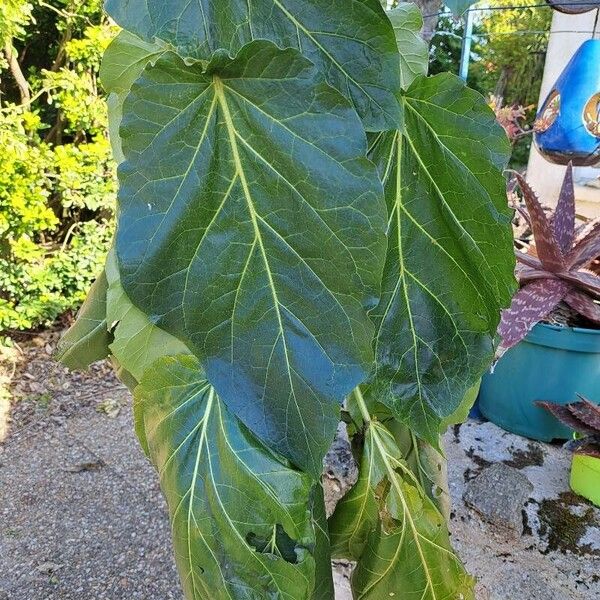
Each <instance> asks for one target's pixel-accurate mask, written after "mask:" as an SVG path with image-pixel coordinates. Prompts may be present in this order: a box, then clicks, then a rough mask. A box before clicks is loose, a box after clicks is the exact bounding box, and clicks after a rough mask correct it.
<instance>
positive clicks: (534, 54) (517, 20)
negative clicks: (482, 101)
mask: <svg viewBox="0 0 600 600" xmlns="http://www.w3.org/2000/svg"><path fill="white" fill-rule="evenodd" d="M514 4H515V3H514V2H512V1H511V0H495V2H494V6H501V7H509V6H511V5H514ZM539 4H540V3H539V2H538V1H537V0H526V1H525V2H519V3H518V5H519V7H521V8H512V9H510V8H505V9H504V10H492V11H489V12H487V13H485V16H484V17H483V19H482V22H481V28H482V30H483V33H484V35H485V36H486V38H485V43H482V44H481V46H480V49H479V52H478V54H479V57H480V61H481V66H482V67H483V74H482V85H484V86H485V88H486V89H487V90H489V92H492V93H494V95H495V96H498V97H500V98H502V99H503V101H504V104H508V105H511V104H517V105H523V106H529V105H531V104H533V105H534V106H535V105H537V102H538V96H539V91H540V86H541V84H542V76H543V74H544V62H545V57H546V48H547V46H548V32H549V31H550V22H551V20H552V10H550V8H549V7H547V6H539ZM527 6H529V8H523V7H527ZM519 31H521V32H525V33H523V34H522V35H520V34H519V33H518V32H519Z"/></svg>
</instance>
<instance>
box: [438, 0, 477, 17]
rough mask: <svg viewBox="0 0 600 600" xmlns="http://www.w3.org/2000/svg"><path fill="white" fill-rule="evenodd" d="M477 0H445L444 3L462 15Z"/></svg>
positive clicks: (457, 14) (454, 12) (455, 12)
mask: <svg viewBox="0 0 600 600" xmlns="http://www.w3.org/2000/svg"><path fill="white" fill-rule="evenodd" d="M476 1H477V0H445V2H444V4H445V5H446V6H447V7H448V8H449V9H450V10H451V11H452V14H454V15H455V16H457V17H460V16H462V15H463V14H464V13H465V12H466V11H467V9H468V8H470V7H471V6H473V4H475V3H476Z"/></svg>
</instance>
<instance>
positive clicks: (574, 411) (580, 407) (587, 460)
mask: <svg viewBox="0 0 600 600" xmlns="http://www.w3.org/2000/svg"><path fill="white" fill-rule="evenodd" d="M537 404H538V406H540V407H542V408H545V409H547V410H548V411H550V413H551V414H553V415H554V416H555V417H556V418H557V419H558V420H559V421H560V422H561V423H564V425H566V426H567V427H570V428H571V429H574V430H575V433H576V439H575V440H574V441H572V442H570V443H569V444H567V446H568V447H570V449H571V450H573V463H572V465H571V489H572V490H573V491H574V492H575V493H576V494H579V495H580V496H583V497H584V498H587V499H588V500H590V501H591V502H593V503H594V504H595V505H596V506H600V407H599V406H597V405H596V404H594V403H592V402H590V401H589V400H587V399H586V398H583V397H581V400H580V401H579V402H573V403H572V404H567V405H566V406H563V405H561V404H554V403H553V402H538V403H537Z"/></svg>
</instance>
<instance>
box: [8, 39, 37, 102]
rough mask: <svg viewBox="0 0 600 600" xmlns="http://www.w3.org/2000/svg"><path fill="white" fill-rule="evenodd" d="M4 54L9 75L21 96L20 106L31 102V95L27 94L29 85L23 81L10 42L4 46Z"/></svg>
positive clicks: (23, 76)
mask: <svg viewBox="0 0 600 600" xmlns="http://www.w3.org/2000/svg"><path fill="white" fill-rule="evenodd" d="M4 54H6V60H7V61H8V68H9V69H10V73H11V75H12V76H13V79H14V80H15V83H16V84H17V87H18V88H19V94H20V95H21V104H28V103H29V102H30V100H31V95H30V94H29V84H28V83H27V79H25V75H23V71H21V66H20V65H19V61H18V59H17V53H16V52H15V49H14V48H13V45H12V43H11V42H10V41H8V42H6V45H5V46H4Z"/></svg>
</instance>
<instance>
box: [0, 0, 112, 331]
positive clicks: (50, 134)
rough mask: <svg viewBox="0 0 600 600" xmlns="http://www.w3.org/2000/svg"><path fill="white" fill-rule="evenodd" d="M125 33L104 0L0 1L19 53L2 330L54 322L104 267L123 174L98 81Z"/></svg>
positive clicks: (2, 135) (0, 15) (5, 76)
mask: <svg viewBox="0 0 600 600" xmlns="http://www.w3.org/2000/svg"><path fill="white" fill-rule="evenodd" d="M42 30H43V31H42ZM115 32H116V28H115V27H114V26H113V25H110V24H109V23H108V21H107V20H106V17H105V16H104V15H103V14H102V8H101V3H100V2H99V1H97V0H93V1H90V0H64V1H63V0H60V1H58V0H56V1H54V2H52V3H50V4H49V5H37V4H35V3H26V2H19V1H16V0H7V2H3V3H2V7H0V37H1V38H2V42H3V46H2V47H10V48H12V49H13V50H12V52H13V56H16V58H17V64H16V65H15V64H10V65H9V63H8V61H7V60H4V59H6V58H7V57H8V53H7V52H8V51H5V52H4V53H3V54H2V56H3V60H0V147H1V148H2V153H3V156H2V169H1V170H0V330H8V331H11V330H20V329H28V328H32V327H38V326H40V325H45V324H48V323H51V322H52V321H53V320H54V319H56V317H58V316H59V315H60V314H62V313H63V312H65V310H68V309H72V308H75V307H77V305H78V304H80V303H81V302H82V300H83V299H84V297H85V291H86V290H87V288H88V287H89V285H90V283H91V282H92V281H93V279H94V278H95V277H96V276H97V275H98V273H99V271H100V270H101V268H102V263H103V258H104V255H105V253H106V250H107V248H108V244H109V241H110V238H111V235H112V225H111V220H112V214H113V211H114V200H115V193H116V176H115V168H114V161H113V159H112V156H111V148H110V144H109V142H108V139H107V135H106V129H107V110H106V103H105V101H104V98H103V93H102V91H101V90H100V89H99V87H98V84H97V80H98V71H99V68H100V61H101V57H102V54H103V53H104V50H105V48H106V46H107V45H108V43H109V42H110V39H111V38H112V37H113V35H114V34H115ZM43 36H47V37H46V38H44V37H43ZM43 39H44V42H42V41H41V40H43ZM40 43H44V44H45V47H44V48H41V47H38V45H39V44H40ZM2 47H0V52H1V48H2ZM19 77H22V78H26V87H27V88H28V90H27V91H28V94H29V96H30V100H29V101H25V99H24V98H23V95H22V94H19V93H17V88H16V83H17V82H18V80H19Z"/></svg>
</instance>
